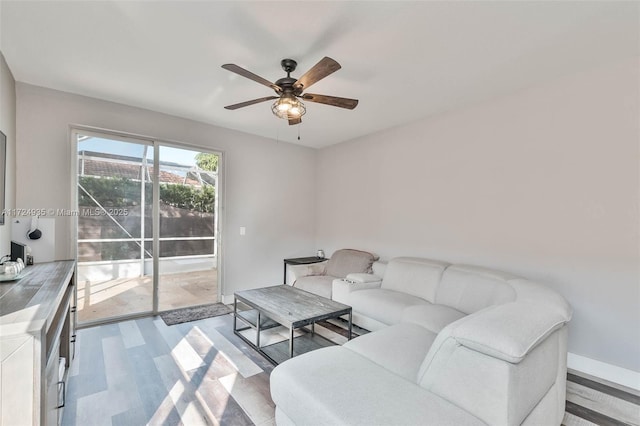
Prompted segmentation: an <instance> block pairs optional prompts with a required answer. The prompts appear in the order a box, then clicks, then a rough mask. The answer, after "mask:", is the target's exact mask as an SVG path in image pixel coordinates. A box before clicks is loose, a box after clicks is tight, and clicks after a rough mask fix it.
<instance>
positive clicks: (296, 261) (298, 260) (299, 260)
mask: <svg viewBox="0 0 640 426" xmlns="http://www.w3.org/2000/svg"><path fill="white" fill-rule="evenodd" d="M325 260H327V259H326V258H324V257H317V256H311V257H293V258H291V259H284V277H283V279H282V283H283V284H286V283H287V265H310V264H312V263H320V262H324V261H325Z"/></svg>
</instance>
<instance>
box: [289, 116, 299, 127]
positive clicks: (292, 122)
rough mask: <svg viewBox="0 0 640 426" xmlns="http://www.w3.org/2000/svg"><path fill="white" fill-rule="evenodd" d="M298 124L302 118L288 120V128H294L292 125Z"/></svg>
mask: <svg viewBox="0 0 640 426" xmlns="http://www.w3.org/2000/svg"><path fill="white" fill-rule="evenodd" d="M300 123H302V118H301V117H297V118H290V119H289V126H294V125H296V124H300Z"/></svg>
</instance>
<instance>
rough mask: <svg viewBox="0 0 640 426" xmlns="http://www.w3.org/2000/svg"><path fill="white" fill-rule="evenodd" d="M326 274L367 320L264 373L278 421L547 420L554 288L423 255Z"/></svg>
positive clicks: (552, 416)
mask: <svg viewBox="0 0 640 426" xmlns="http://www.w3.org/2000/svg"><path fill="white" fill-rule="evenodd" d="M373 271H374V273H375V274H376V275H372V274H365V275H362V274H352V275H348V276H347V277H346V279H345V280H335V281H334V282H333V297H334V299H336V300H338V301H340V302H342V303H346V304H349V305H351V306H352V307H353V311H354V322H355V323H356V324H359V325H361V326H363V327H366V328H369V329H372V330H375V331H373V332H371V333H368V334H365V335H363V336H360V337H357V338H355V339H353V340H351V341H350V342H348V343H346V344H345V345H343V346H341V347H331V348H325V349H320V350H317V351H313V352H309V353H307V354H304V355H301V356H298V357H296V358H293V359H291V360H288V361H286V362H284V363H283V364H281V365H280V366H278V367H276V368H275V369H274V370H273V372H272V374H271V392H272V398H273V400H274V402H275V403H276V421H277V423H278V425H290V424H297V425H303V424H314V425H321V424H331V425H342V424H362V425H365V424H366V425H388V424H403V425H429V424H432V425H475V424H491V425H521V424H522V425H541V424H544V425H551V424H560V423H561V421H562V418H563V415H564V404H565V386H566V356H567V346H566V345H567V323H568V322H569V321H570V319H571V315H572V311H571V308H570V307H569V305H568V304H567V302H566V301H565V300H564V298H562V296H560V295H559V294H558V293H556V292H555V291H553V290H551V289H549V288H547V287H545V286H543V285H540V284H537V283H534V282H531V281H529V280H525V279H522V278H519V277H516V276H513V275H511V274H507V273H504V272H500V271H494V270H490V269H486V268H480V267H476V266H469V265H451V264H448V263H446V262H440V261H435V260H430V259H420V258H395V259H392V260H391V261H389V263H388V264H384V263H382V262H376V263H375V264H374V265H373Z"/></svg>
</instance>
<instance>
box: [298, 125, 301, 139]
mask: <svg viewBox="0 0 640 426" xmlns="http://www.w3.org/2000/svg"><path fill="white" fill-rule="evenodd" d="M300 124H302V123H300ZM300 124H298V140H300Z"/></svg>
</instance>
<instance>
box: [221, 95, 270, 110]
mask: <svg viewBox="0 0 640 426" xmlns="http://www.w3.org/2000/svg"><path fill="white" fill-rule="evenodd" d="M273 99H278V97H277V96H267V97H265V98H260V99H253V100H251V101H246V102H240V103H239V104H233V105H227V106H226V107H224V109H231V110H234V109H238V108H243V107H246V106H249V105H253V104H259V103H260V102H266V101H270V100H273Z"/></svg>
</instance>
